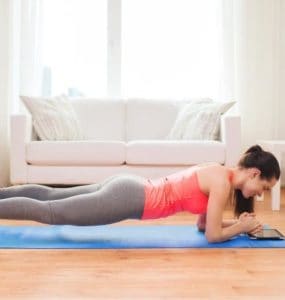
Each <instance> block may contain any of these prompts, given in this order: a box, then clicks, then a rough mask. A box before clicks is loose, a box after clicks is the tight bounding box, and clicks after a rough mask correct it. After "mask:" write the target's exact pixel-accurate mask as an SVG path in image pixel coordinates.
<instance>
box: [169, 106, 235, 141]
mask: <svg viewBox="0 0 285 300" xmlns="http://www.w3.org/2000/svg"><path fill="white" fill-rule="evenodd" d="M234 103H235V102H208V103H205V102H202V103H201V102H200V103H199V102H193V103H189V104H187V105H185V106H184V108H183V109H182V110H181V111H180V113H179V114H178V116H177V118H176V121H175V123H174V126H173V127H172V129H171V131H170V133H169V135H168V138H169V139H184V140H218V139H219V135H220V118H221V115H222V114H223V113H225V112H226V111H227V110H228V109H230V107H232V106H233V105H234Z"/></svg>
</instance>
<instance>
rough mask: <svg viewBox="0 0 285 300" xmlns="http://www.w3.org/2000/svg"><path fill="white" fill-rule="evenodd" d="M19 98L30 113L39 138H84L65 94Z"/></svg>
mask: <svg viewBox="0 0 285 300" xmlns="http://www.w3.org/2000/svg"><path fill="white" fill-rule="evenodd" d="M20 98H21V99H22V101H23V103H24V105H25V106H26V108H27V109H28V111H29V112H30V113H31V115H32V119H33V125H34V129H35V131H36V133H37V135H38V136H39V138H40V139H41V140H82V139H84V136H83V134H82V131H81V128H80V124H79V120H78V118H77V116H76V113H75V111H74V109H73V106H72V104H71V103H70V100H69V99H68V98H66V97H65V96H59V97H53V98H41V97H26V96H21V97H20Z"/></svg>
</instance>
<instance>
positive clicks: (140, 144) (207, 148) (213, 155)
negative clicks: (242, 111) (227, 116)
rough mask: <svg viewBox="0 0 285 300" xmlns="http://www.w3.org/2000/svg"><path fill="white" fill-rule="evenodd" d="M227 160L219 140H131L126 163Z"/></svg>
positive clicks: (166, 163)
mask: <svg viewBox="0 0 285 300" xmlns="http://www.w3.org/2000/svg"><path fill="white" fill-rule="evenodd" d="M213 161H214V162H217V163H224V162H225V146H224V144H222V143H221V142H217V141H184V140H183V141H162V140H160V141H151V140H140V141H131V142H128V144H127V153H126V163H127V164H130V165H131V164H132V165H192V164H199V163H205V162H213Z"/></svg>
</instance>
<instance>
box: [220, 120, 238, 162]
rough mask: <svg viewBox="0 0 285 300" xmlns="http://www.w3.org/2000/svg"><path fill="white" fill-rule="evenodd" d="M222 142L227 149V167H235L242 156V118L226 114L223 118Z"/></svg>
mask: <svg viewBox="0 0 285 300" xmlns="http://www.w3.org/2000/svg"><path fill="white" fill-rule="evenodd" d="M221 140H222V142H223V143H224V144H225V149H226V159H225V165H226V166H235V165H236V164H237V163H238V160H239V158H240V155H241V118H240V116H239V115H231V114H224V115H222V117H221Z"/></svg>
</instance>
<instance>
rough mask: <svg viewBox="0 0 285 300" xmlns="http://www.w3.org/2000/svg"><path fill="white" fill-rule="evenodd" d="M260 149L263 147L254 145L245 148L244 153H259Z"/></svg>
mask: <svg viewBox="0 0 285 300" xmlns="http://www.w3.org/2000/svg"><path fill="white" fill-rule="evenodd" d="M262 151H263V149H262V148H261V147H260V146H259V145H254V146H251V147H250V148H249V149H247V150H246V152H245V153H246V154H248V153H261V152H262Z"/></svg>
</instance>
